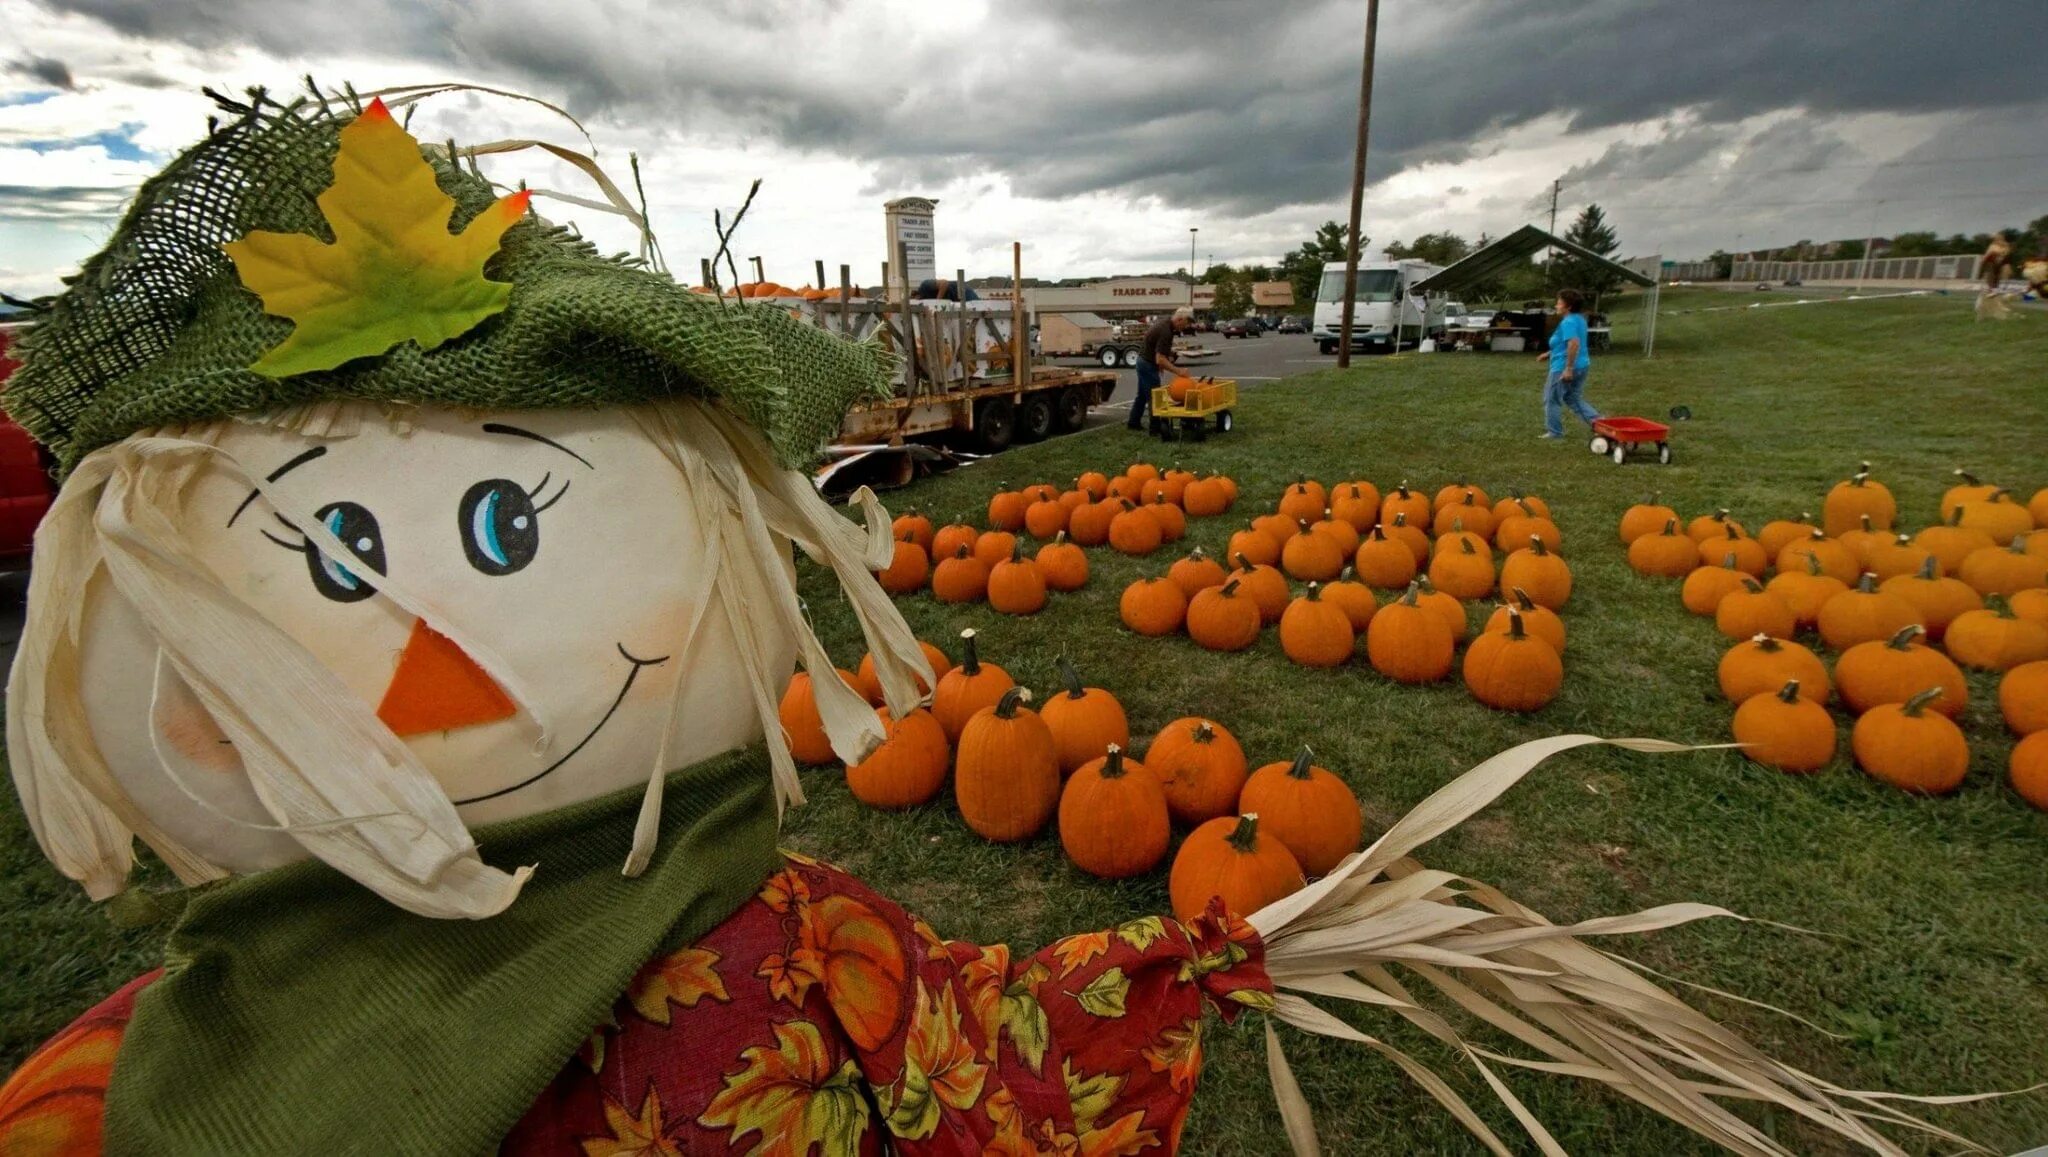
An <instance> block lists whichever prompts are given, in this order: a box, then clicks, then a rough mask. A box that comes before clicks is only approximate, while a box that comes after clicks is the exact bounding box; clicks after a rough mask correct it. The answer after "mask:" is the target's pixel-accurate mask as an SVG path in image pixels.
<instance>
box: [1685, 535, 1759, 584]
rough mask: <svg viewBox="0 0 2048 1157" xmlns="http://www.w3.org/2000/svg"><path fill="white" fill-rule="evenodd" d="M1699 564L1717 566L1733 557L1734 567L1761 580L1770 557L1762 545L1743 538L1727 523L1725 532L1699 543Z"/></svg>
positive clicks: (1751, 539)
mask: <svg viewBox="0 0 2048 1157" xmlns="http://www.w3.org/2000/svg"><path fill="white" fill-rule="evenodd" d="M1699 551H1700V565H1702V566H1718V565H1719V564H1720V563H1721V560H1722V559H1724V558H1728V557H1731V556H1732V557H1733V558H1734V559H1735V566H1736V569H1738V570H1740V571H1742V573H1744V574H1746V575H1749V576H1750V577H1751V578H1754V579H1756V580H1757V581H1759V582H1761V581H1763V577H1764V571H1766V570H1768V569H1769V568H1770V563H1771V560H1770V557H1769V556H1768V555H1766V554H1765V553H1764V548H1763V545H1762V544H1761V543H1759V542H1757V540H1755V539H1753V538H1744V537H1743V536H1742V533H1741V532H1740V531H1738V530H1737V529H1736V528H1735V525H1734V524H1733V523H1729V524H1728V527H1727V533H1725V534H1723V535H1721V536H1720V537H1718V538H1715V537H1709V538H1707V539H1705V540H1703V541H1702V542H1701V543H1700V545H1699Z"/></svg>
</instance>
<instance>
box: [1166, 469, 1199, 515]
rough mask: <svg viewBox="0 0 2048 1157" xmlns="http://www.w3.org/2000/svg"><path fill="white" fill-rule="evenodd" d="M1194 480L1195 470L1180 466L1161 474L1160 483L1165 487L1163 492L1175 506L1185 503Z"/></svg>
mask: <svg viewBox="0 0 2048 1157" xmlns="http://www.w3.org/2000/svg"><path fill="white" fill-rule="evenodd" d="M1194 481H1195V474H1194V471H1192V470H1182V469H1181V468H1180V467H1178V466H1176V467H1174V468H1173V469H1171V470H1168V471H1167V472H1166V473H1164V474H1161V475H1160V476H1159V482H1160V484H1161V485H1162V486H1164V487H1165V490H1164V491H1163V492H1164V493H1165V495H1166V500H1167V501H1168V502H1171V503H1173V504H1174V505H1175V506H1181V505H1183V504H1184V502H1185V501H1186V498H1187V493H1188V487H1189V486H1191V485H1193V484H1194Z"/></svg>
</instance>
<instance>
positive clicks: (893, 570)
mask: <svg viewBox="0 0 2048 1157" xmlns="http://www.w3.org/2000/svg"><path fill="white" fill-rule="evenodd" d="M931 574H932V560H931V559H929V558H927V557H925V553H924V548H923V547H921V546H919V545H917V543H915V542H913V541H911V540H910V539H907V538H899V539H897V540H896V545H895V548H894V552H893V553H892V554H891V555H890V556H889V565H888V566H886V567H884V568H882V569H881V570H880V571H878V572H876V574H875V580H876V581H877V582H879V583H881V584H882V589H883V590H885V591H888V592H889V593H890V594H892V595H914V594H916V593H917V592H919V591H921V590H923V589H924V584H925V583H926V581H927V580H929V579H930V578H931Z"/></svg>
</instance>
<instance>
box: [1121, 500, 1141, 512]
mask: <svg viewBox="0 0 2048 1157" xmlns="http://www.w3.org/2000/svg"><path fill="white" fill-rule="evenodd" d="M1117 501H1118V502H1121V503H1123V504H1124V509H1125V510H1136V509H1137V508H1138V504H1137V503H1135V502H1132V501H1131V500H1130V499H1128V498H1119V499H1117Z"/></svg>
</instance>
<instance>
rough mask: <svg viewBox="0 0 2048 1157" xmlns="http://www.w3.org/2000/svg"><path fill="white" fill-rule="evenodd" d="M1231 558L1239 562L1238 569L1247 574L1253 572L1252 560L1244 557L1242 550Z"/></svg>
mask: <svg viewBox="0 0 2048 1157" xmlns="http://www.w3.org/2000/svg"><path fill="white" fill-rule="evenodd" d="M1231 557H1232V558H1235V559H1236V560H1237V569H1239V570H1241V571H1243V572H1245V573H1246V574H1250V573H1251V572H1252V560H1250V559H1248V558H1246V557H1245V556H1244V552H1243V551H1241V550H1240V551H1238V552H1237V553H1236V554H1234V555H1232V556H1231Z"/></svg>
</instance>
